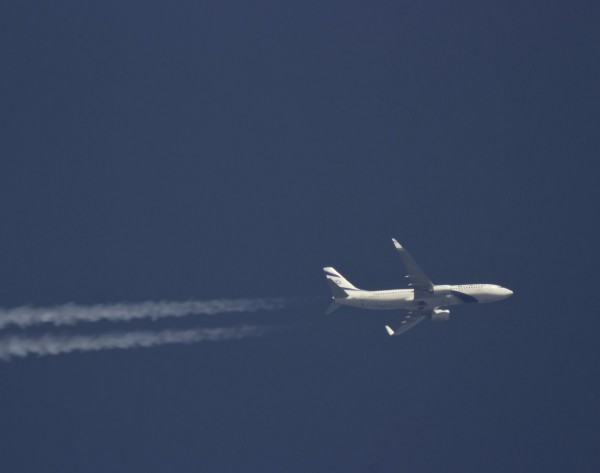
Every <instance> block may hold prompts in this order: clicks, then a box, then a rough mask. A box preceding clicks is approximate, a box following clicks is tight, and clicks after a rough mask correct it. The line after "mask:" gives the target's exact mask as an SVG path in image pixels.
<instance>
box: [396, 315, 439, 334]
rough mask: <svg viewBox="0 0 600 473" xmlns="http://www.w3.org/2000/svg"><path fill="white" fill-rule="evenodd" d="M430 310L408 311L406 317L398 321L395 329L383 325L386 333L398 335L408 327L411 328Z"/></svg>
mask: <svg viewBox="0 0 600 473" xmlns="http://www.w3.org/2000/svg"><path fill="white" fill-rule="evenodd" d="M429 313H430V311H412V312H409V313H408V315H407V316H406V318H405V319H404V320H403V321H402V323H400V326H399V327H398V328H397V329H396V330H392V328H391V327H390V326H389V325H386V326H385V329H386V330H387V333H388V335H400V334H402V333H404V332H406V331H407V330H408V329H411V328H413V327H414V326H415V325H417V324H418V323H419V322H421V321H422V320H424V319H425V318H426V317H427V315H428V314H429Z"/></svg>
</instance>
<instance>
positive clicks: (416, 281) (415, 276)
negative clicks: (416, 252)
mask: <svg viewBox="0 0 600 473" xmlns="http://www.w3.org/2000/svg"><path fill="white" fill-rule="evenodd" d="M392 241H393V242H394V246H395V247H396V250H397V251H398V253H399V254H400V258H402V263H404V266H405V267H406V272H407V274H406V277H407V278H408V280H409V284H408V285H409V287H411V288H412V289H414V290H415V297H418V296H419V293H431V292H433V283H432V282H431V280H430V279H429V278H428V277H427V275H426V274H425V272H424V271H423V270H422V269H421V268H420V267H419V265H418V264H417V263H416V261H415V260H414V259H413V258H412V256H410V254H409V253H408V251H406V249H404V248H403V247H402V245H400V243H398V242H397V241H396V240H395V239H394V238H392Z"/></svg>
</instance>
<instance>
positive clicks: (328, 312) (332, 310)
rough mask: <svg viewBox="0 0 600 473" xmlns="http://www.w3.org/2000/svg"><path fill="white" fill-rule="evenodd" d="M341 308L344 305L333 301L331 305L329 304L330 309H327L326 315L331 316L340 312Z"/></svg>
mask: <svg viewBox="0 0 600 473" xmlns="http://www.w3.org/2000/svg"><path fill="white" fill-rule="evenodd" d="M340 307H342V304H338V303H337V302H336V301H331V304H329V307H327V310H326V311H325V315H329V314H331V313H332V312H334V311H336V310H338V309H339V308H340Z"/></svg>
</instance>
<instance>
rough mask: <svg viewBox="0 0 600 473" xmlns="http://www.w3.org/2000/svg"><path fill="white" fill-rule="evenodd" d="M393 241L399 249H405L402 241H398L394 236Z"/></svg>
mask: <svg viewBox="0 0 600 473" xmlns="http://www.w3.org/2000/svg"><path fill="white" fill-rule="evenodd" d="M392 242H393V243H394V246H395V247H396V249H397V250H402V249H404V248H402V245H401V244H400V243H398V241H397V240H396V239H395V238H392Z"/></svg>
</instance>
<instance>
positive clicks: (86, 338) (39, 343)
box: [0, 325, 274, 361]
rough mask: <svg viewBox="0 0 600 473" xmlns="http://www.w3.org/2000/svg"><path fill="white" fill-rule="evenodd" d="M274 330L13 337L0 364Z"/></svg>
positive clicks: (2, 347) (0, 350)
mask: <svg viewBox="0 0 600 473" xmlns="http://www.w3.org/2000/svg"><path fill="white" fill-rule="evenodd" d="M273 329H274V327H257V326H248V325H244V326H241V327H222V328H201V329H191V330H162V331H133V332H115V333H104V334H100V335H53V334H46V335H41V336H38V337H33V336H26V335H10V336H4V337H2V338H0V361H9V360H10V359H11V358H23V357H26V356H29V355H38V356H48V355H60V354H64V353H71V352H76V351H79V352H84V351H100V350H112V349H122V350H124V349H127V348H141V347H154V346H158V345H167V344H190V343H197V342H204V341H210V342H218V341H223V340H237V339H241V338H247V337H257V336H261V335H264V334H265V333H266V332H268V331H271V330H273Z"/></svg>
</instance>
